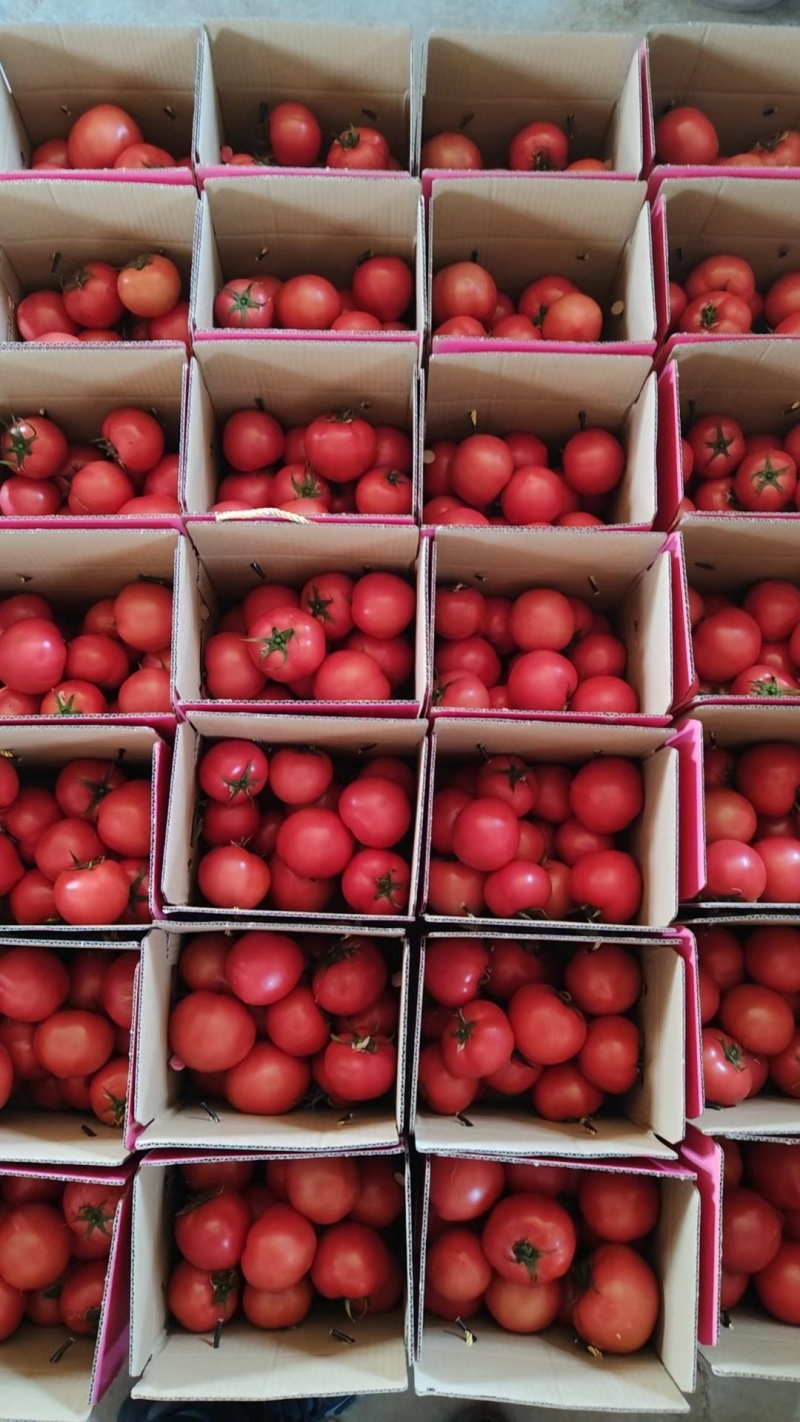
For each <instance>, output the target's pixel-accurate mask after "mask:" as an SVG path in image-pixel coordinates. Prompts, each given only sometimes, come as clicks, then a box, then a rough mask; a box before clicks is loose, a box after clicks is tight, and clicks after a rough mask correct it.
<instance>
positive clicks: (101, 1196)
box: [61, 1182, 122, 1256]
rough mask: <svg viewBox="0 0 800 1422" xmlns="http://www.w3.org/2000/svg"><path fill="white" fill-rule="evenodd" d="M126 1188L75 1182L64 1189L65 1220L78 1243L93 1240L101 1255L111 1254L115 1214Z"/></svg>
mask: <svg viewBox="0 0 800 1422" xmlns="http://www.w3.org/2000/svg"><path fill="white" fill-rule="evenodd" d="M121 1196H122V1189H121V1188H118V1187H115V1186H107V1185H90V1184H84V1183H83V1182H81V1183H78V1182H73V1183H71V1184H68V1185H66V1186H65V1187H64V1195H63V1198H62V1202H61V1205H62V1209H63V1211H64V1218H65V1220H66V1222H67V1224H68V1226H69V1228H70V1229H71V1230H72V1232H73V1234H74V1235H75V1236H76V1238H77V1239H78V1240H90V1241H92V1242H93V1243H95V1244H96V1245H97V1247H98V1254H99V1255H100V1256H104V1255H108V1253H109V1251H110V1249H111V1236H112V1231H113V1225H114V1215H115V1213H116V1209H117V1205H118V1204H119V1201H120V1198H121Z"/></svg>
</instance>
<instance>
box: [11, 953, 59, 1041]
mask: <svg viewBox="0 0 800 1422" xmlns="http://www.w3.org/2000/svg"><path fill="white" fill-rule="evenodd" d="M69 986H70V975H69V971H68V970H67V968H66V966H65V965H64V963H62V961H61V959H60V958H59V957H57V956H56V954H55V953H51V952H50V951H49V950H48V949H46V948H38V947H36V946H34V945H31V947H30V948H9V949H8V951H7V952H6V953H4V954H3V956H2V958H0V1012H3V1013H4V1014H5V1015H6V1016H8V1017H13V1018H14V1019H15V1021H18V1022H41V1021H43V1020H44V1018H46V1017H50V1016H51V1015H52V1013H54V1012H57V1011H58V1009H59V1008H60V1007H61V1005H62V1003H63V1002H64V1000H65V999H66V997H67V993H68V992H69Z"/></svg>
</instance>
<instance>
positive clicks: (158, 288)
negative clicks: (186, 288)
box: [117, 252, 181, 317]
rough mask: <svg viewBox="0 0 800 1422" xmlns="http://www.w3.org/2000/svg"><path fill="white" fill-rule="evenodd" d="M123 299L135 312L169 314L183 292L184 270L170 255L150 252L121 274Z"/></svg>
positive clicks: (148, 314) (119, 292) (151, 314)
mask: <svg viewBox="0 0 800 1422" xmlns="http://www.w3.org/2000/svg"><path fill="white" fill-rule="evenodd" d="M117 292H118V294H119V299H120V301H121V302H122V304H123V306H124V307H125V309H126V310H127V311H131V312H132V313H133V315H134V316H144V317H152V316H166V315H167V313H168V312H169V311H171V310H172V308H173V306H175V304H176V302H178V301H179V300H180V295H181V274H180V272H179V271H178V268H177V267H176V266H175V263H174V262H171V261H170V259H169V257H164V256H161V254H160V253H158V252H146V253H144V254H143V255H142V256H141V257H136V258H135V259H134V260H133V261H132V262H128V263H127V264H126V265H125V266H124V267H123V268H122V270H121V271H120V273H119V276H118V277H117Z"/></svg>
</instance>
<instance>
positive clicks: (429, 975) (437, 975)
mask: <svg viewBox="0 0 800 1422" xmlns="http://www.w3.org/2000/svg"><path fill="white" fill-rule="evenodd" d="M444 793H446V792H444ZM488 966H489V954H488V952H487V951H486V948H485V946H484V945H483V943H481V942H480V940H479V939H477V938H434V939H431V940H429V942H428V945H427V948H426V952H425V976H424V984H425V991H426V992H427V993H430V995H431V997H432V998H433V999H434V1001H435V1002H438V1003H440V1004H441V1005H442V1006H443V1007H451V1008H456V1007H462V1006H463V1005H464V1004H465V1003H467V1002H471V1001H472V999H473V998H474V997H476V996H477V994H478V990H479V988H480V986H481V982H482V980H483V978H484V977H485V975H486V973H487V969H488ZM1 974H2V960H0V975H1ZM0 980H1V977H0Z"/></svg>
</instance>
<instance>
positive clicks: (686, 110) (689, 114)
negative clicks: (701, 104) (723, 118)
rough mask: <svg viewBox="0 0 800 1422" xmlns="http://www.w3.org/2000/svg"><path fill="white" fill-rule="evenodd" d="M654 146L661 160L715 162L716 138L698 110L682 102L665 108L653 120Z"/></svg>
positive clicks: (664, 161)
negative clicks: (657, 118)
mask: <svg viewBox="0 0 800 1422" xmlns="http://www.w3.org/2000/svg"><path fill="white" fill-rule="evenodd" d="M655 146H656V157H657V158H658V159H659V160H660V161H661V162H662V163H674V164H677V165H679V166H680V167H683V166H684V165H686V164H690V163H691V164H694V163H699V164H703V165H704V166H707V165H709V164H711V163H715V162H716V161H717V154H718V153H719V138H718V136H717V130H716V129H715V127H714V125H713V123H712V122H711V120H710V119H709V118H706V115H705V114H704V113H703V112H702V110H701V109H696V108H693V107H691V106H689V105H682V106H679V107H677V108H673V109H668V110H667V112H666V113H665V114H663V115H662V117H661V118H660V119H659V120H658V122H657V123H656V126H655Z"/></svg>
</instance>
